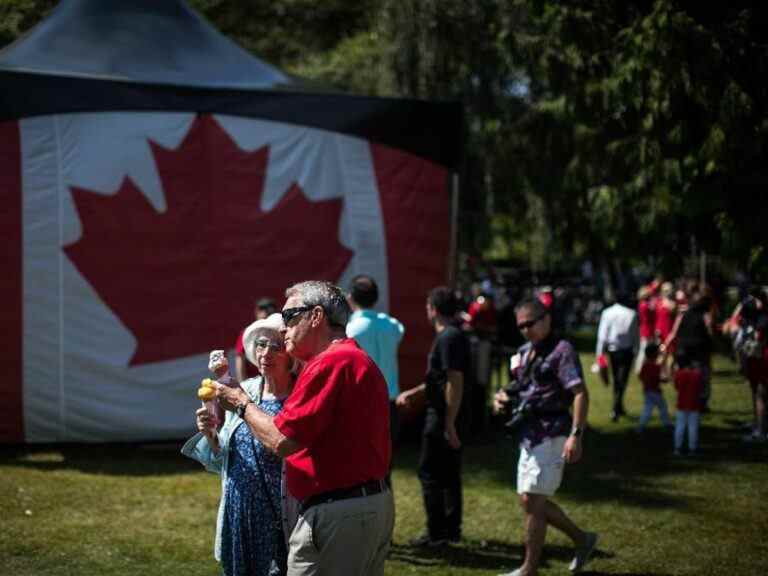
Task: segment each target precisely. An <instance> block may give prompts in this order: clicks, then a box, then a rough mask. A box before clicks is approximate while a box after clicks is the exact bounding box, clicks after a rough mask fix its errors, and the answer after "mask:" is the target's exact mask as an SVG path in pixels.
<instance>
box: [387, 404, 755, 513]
mask: <svg viewBox="0 0 768 576" xmlns="http://www.w3.org/2000/svg"><path fill="white" fill-rule="evenodd" d="M733 415H739V416H742V417H748V416H749V414H748V413H746V412H739V411H730V410H723V411H721V412H718V411H717V410H715V412H714V413H712V414H710V415H705V416H704V417H703V419H702V425H701V428H700V432H699V443H700V445H699V450H698V452H697V454H696V455H695V456H684V457H675V456H673V455H672V448H673V432H672V430H671V429H665V428H662V427H659V426H658V425H655V426H651V427H649V428H647V429H646V430H645V431H644V432H643V433H641V434H638V433H636V432H635V431H634V427H635V426H636V423H637V417H634V418H633V417H630V418H626V419H624V420H622V422H621V423H620V424H617V425H611V424H608V425H604V426H602V427H600V428H590V429H589V430H588V432H587V433H586V435H585V439H584V456H583V459H582V461H581V462H579V463H578V464H576V465H569V466H567V467H566V473H565V479H564V481H563V484H562V486H561V488H560V490H559V491H558V492H559V493H561V494H563V495H567V496H568V497H569V498H572V499H574V500H580V501H583V502H606V501H608V502H610V501H621V502H622V505H628V506H634V507H642V508H657V509H670V508H673V509H679V510H685V509H687V508H688V507H689V506H690V505H691V499H690V497H689V495H686V494H676V493H674V492H673V491H669V490H664V491H660V490H658V489H657V488H656V486H657V484H658V479H659V478H660V477H663V476H666V475H671V476H680V475H685V474H689V473H695V474H697V475H701V476H703V477H706V476H708V475H713V474H719V473H721V472H722V470H723V469H728V468H729V467H730V466H731V465H732V464H733V463H757V462H763V461H765V458H766V454H767V453H768V445H766V444H756V445H750V444H745V443H744V442H743V441H742V436H743V435H744V434H745V431H744V429H743V426H742V424H743V420H738V419H734V418H732V417H731V416H733ZM627 424H629V426H627ZM494 425H495V428H494V429H492V430H491V431H490V432H489V434H488V436H487V437H486V438H482V439H479V440H476V441H475V442H474V443H472V444H470V445H468V446H467V447H466V449H465V452H464V461H463V475H464V478H465V479H471V478H472V477H473V476H474V475H482V476H483V477H485V478H488V479H489V480H490V481H491V482H493V483H496V484H498V485H500V486H504V487H508V488H509V489H510V490H514V487H515V478H516V464H517V459H518V449H517V444H516V442H515V441H513V440H512V439H508V438H505V437H504V434H503V432H502V431H501V429H500V425H499V423H498V422H494ZM418 453H419V447H418V444H417V443H409V444H406V445H403V446H401V447H400V448H399V449H398V450H397V453H396V459H395V468H396V469H401V470H411V471H415V470H416V469H417V466H418V455H419V454H418Z"/></svg>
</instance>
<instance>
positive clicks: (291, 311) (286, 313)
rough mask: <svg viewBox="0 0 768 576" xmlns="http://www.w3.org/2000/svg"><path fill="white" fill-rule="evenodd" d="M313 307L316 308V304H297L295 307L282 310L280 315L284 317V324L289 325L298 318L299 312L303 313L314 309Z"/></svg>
mask: <svg viewBox="0 0 768 576" xmlns="http://www.w3.org/2000/svg"><path fill="white" fill-rule="evenodd" d="M312 308H314V306H296V307H295V308H286V309H285V310H283V311H282V312H280V315H281V316H282V317H283V324H285V325H286V326H288V325H289V324H290V322H291V320H293V319H294V318H296V317H297V316H298V315H299V314H303V313H304V312H308V311H309V310H312Z"/></svg>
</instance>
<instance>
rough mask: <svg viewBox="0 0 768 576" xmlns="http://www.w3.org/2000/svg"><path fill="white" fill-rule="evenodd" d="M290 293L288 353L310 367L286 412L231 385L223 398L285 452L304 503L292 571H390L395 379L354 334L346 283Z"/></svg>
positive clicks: (292, 485)
mask: <svg viewBox="0 0 768 576" xmlns="http://www.w3.org/2000/svg"><path fill="white" fill-rule="evenodd" d="M286 297H287V300H286V302H285V305H284V307H283V310H282V315H283V321H284V323H285V327H284V332H285V346H286V350H287V351H288V353H289V354H290V355H291V356H293V357H294V358H296V359H298V360H300V361H302V362H304V363H305V365H304V369H303V370H302V372H301V375H300V376H299V378H298V380H297V381H296V385H295V386H294V389H293V392H292V393H291V395H290V396H289V397H288V399H287V400H286V402H285V404H284V406H283V411H282V412H281V413H280V414H278V415H277V416H275V417H274V418H273V417H272V416H270V415H269V414H266V413H264V412H262V411H261V410H259V408H258V407H257V406H256V405H254V404H253V403H252V402H250V400H249V399H248V397H247V396H246V395H245V394H244V393H242V391H240V390H239V389H231V388H227V387H225V386H219V387H218V388H217V397H218V398H219V402H220V403H221V405H222V406H223V407H224V408H226V409H227V410H235V411H237V413H238V414H240V415H241V417H242V418H243V419H244V420H245V421H246V422H247V424H248V425H249V426H250V428H251V429H252V430H253V433H254V434H255V435H256V437H258V439H259V440H261V441H262V442H263V443H264V444H265V445H266V446H267V447H269V448H270V449H271V450H273V451H274V452H275V453H276V454H278V455H280V456H281V457H284V458H285V459H286V461H285V462H286V470H285V473H286V484H287V487H288V491H289V492H290V493H291V494H292V495H293V496H294V497H296V498H297V499H298V500H299V501H300V502H301V505H300V507H299V518H298V522H297V523H296V527H295V528H294V530H293V533H292V534H291V538H290V550H289V555H288V574H289V576H298V575H302V576H303V575H323V574H328V575H331V574H350V575H360V576H363V575H368V574H383V573H384V560H385V558H386V556H387V552H388V550H389V544H390V541H391V538H392V529H393V527H394V501H393V499H392V494H391V492H390V491H389V490H388V488H387V485H386V483H385V482H384V477H385V475H386V474H387V470H388V468H389V461H390V443H389V431H388V430H389V421H388V420H389V409H388V397H387V385H386V382H385V381H384V377H383V376H382V374H381V371H380V370H379V369H378V368H377V366H376V364H375V363H374V362H373V360H371V358H370V357H369V356H368V355H367V354H366V353H365V352H364V351H363V350H362V349H360V347H359V346H358V345H357V344H356V343H355V341H354V340H352V339H348V338H346V336H345V333H344V328H345V325H346V323H347V319H348V317H349V306H348V304H347V302H346V300H345V298H344V294H343V293H342V291H341V290H340V289H339V288H338V287H337V286H334V285H333V284H330V283H328V282H316V281H310V282H302V283H300V284H296V285H294V286H292V287H290V288H288V290H286Z"/></svg>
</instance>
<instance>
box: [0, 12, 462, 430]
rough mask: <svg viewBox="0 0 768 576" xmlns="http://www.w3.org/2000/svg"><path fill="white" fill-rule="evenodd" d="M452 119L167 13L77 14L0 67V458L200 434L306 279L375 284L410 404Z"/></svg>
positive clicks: (3, 58) (421, 349) (443, 269)
mask: <svg viewBox="0 0 768 576" xmlns="http://www.w3.org/2000/svg"><path fill="white" fill-rule="evenodd" d="M461 124H462V118H461V108H460V106H459V105H458V104H455V103H429V102H423V101H414V100H397V99H385V98H369V97H358V96H349V95H343V94H338V93H333V92H329V91H319V90H318V89H317V88H315V87H313V86H311V85H310V84H309V83H307V82H305V81H302V80H300V79H297V78H294V77H291V76H290V75H287V74H285V73H283V72H281V71H280V70H278V69H276V68H274V67H272V66H270V65H268V64H266V63H264V62H261V61H260V60H258V59H256V58H254V57H252V56H250V55H249V54H248V53H246V52H245V51H243V50H242V49H241V48H239V47H238V46H237V45H235V44H234V43H232V42H231V41H229V40H228V39H226V38H225V37H224V36H222V35H221V34H219V33H218V32H217V31H216V30H215V29H213V28H212V27H211V26H210V25H209V24H207V23H206V22H205V20H203V19H202V18H201V17H200V16H199V15H197V14H196V13H195V12H193V11H192V10H190V9H189V8H188V7H187V6H186V5H185V4H184V3H183V2H180V1H176V0H165V1H156V0H112V1H110V2H108V3H107V2H100V1H99V0H72V1H70V2H62V3H61V4H60V5H59V6H58V7H57V9H56V10H54V11H53V12H52V14H51V15H50V16H49V18H47V19H46V20H45V21H43V22H42V23H40V24H39V25H38V26H37V27H36V28H34V29H33V30H32V31H31V32H30V33H29V34H27V35H26V36H25V37H23V38H22V39H20V40H19V41H18V42H16V43H15V44H13V45H11V46H10V47H8V48H6V49H5V50H3V51H0V198H2V204H0V206H1V207H0V226H1V227H2V230H3V238H4V242H3V249H2V252H0V254H2V260H0V261H1V262H2V263H3V264H4V266H5V267H6V269H7V270H9V273H7V274H6V275H5V276H4V277H3V279H2V280H1V281H0V297H2V298H3V301H4V306H3V307H2V308H1V309H0V327H2V337H1V338H2V342H0V345H2V349H3V350H4V352H3V362H2V366H3V368H2V376H3V378H2V383H0V389H2V394H3V398H4V402H3V403H1V404H0V442H6V443H7V442H52V441H53V442H58V441H113V440H150V439H151V440H156V439H165V438H178V437H181V436H184V435H185V434H187V433H189V432H191V423H192V418H191V414H192V413H193V411H194V409H195V407H196V405H197V401H196V399H195V397H194V390H195V388H196V385H197V382H198V380H199V379H200V378H201V377H203V376H204V375H205V367H206V365H207V352H208V351H209V350H211V349H216V348H226V349H230V348H232V346H233V344H234V341H235V338H236V337H237V334H238V332H239V331H240V330H241V329H242V328H243V327H244V326H245V325H246V324H247V323H248V322H249V321H250V320H251V319H252V309H253V302H254V301H255V299H256V298H258V297H261V296H271V297H273V298H275V299H277V300H278V301H280V300H282V298H283V290H284V289H285V287H287V286H288V285H290V284H291V283H293V282H295V281H299V280H304V279H309V278H315V279H326V280H330V281H333V282H337V283H339V284H341V285H345V284H346V283H347V282H348V280H349V279H350V278H351V277H352V276H353V275H354V274H357V273H363V272H364V273H368V274H371V275H373V276H374V277H375V278H376V279H377V281H378V282H379V284H380V289H381V303H380V307H381V308H382V309H385V310H389V311H390V312H391V313H392V314H393V315H395V316H397V317H398V318H400V319H401V320H402V321H403V322H404V323H405V324H406V330H407V332H406V338H405V340H404V343H403V346H402V351H401V379H402V382H403V384H404V385H405V386H409V385H412V384H415V383H417V382H418V381H419V379H420V377H421V375H422V374H421V373H422V371H423V366H424V358H425V355H426V352H427V347H428V345H429V342H430V339H431V334H430V327H429V326H428V325H427V323H426V320H425V318H424V306H423V304H424V298H425V296H426V293H427V291H428V290H429V289H430V288H431V287H432V286H434V285H437V284H440V283H443V282H445V279H446V276H447V266H448V260H449V254H448V252H449V244H450V239H449V229H450V222H449V220H450V217H449V212H450V209H449V192H448V188H449V173H450V170H451V169H453V168H455V167H456V165H457V163H458V160H459V157H460V148H461V146H460V134H461Z"/></svg>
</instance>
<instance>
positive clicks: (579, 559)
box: [568, 532, 597, 572]
mask: <svg viewBox="0 0 768 576" xmlns="http://www.w3.org/2000/svg"><path fill="white" fill-rule="evenodd" d="M596 546H597V534H596V533H595V532H587V533H586V538H585V541H584V544H583V545H582V546H577V547H576V555H575V556H574V557H573V560H571V564H570V565H569V566H568V570H570V571H571V572H580V571H581V569H582V568H584V566H586V565H587V562H589V559H590V557H591V556H592V552H594V551H595V547H596Z"/></svg>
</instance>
